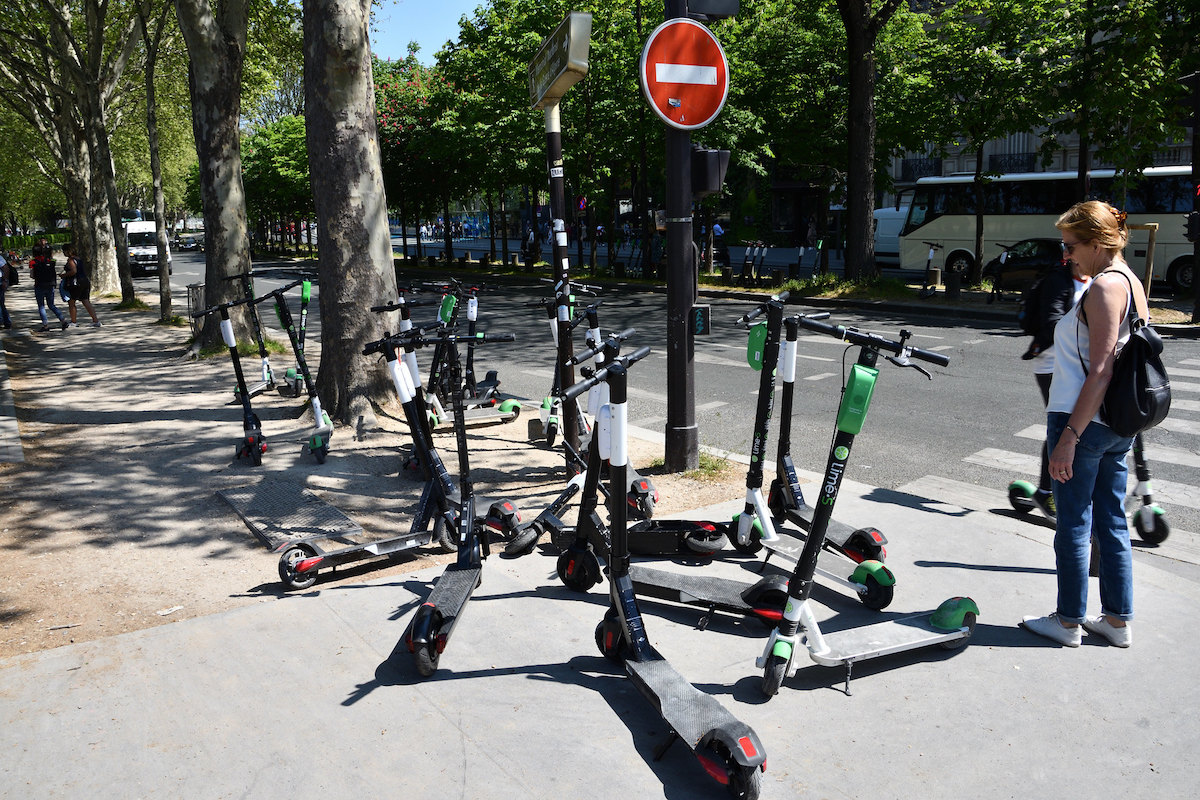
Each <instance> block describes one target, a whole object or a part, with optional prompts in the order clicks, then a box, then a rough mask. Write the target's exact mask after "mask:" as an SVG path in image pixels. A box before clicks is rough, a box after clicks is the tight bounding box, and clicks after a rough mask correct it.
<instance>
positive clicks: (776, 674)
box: [762, 653, 787, 697]
mask: <svg viewBox="0 0 1200 800" xmlns="http://www.w3.org/2000/svg"><path fill="white" fill-rule="evenodd" d="M786 675H787V659H786V658H784V657H783V656H780V655H775V654H774V653H772V654H771V656H770V657H769V658H768V659H767V666H766V667H764V668H763V678H762V691H763V694H765V695H766V696H767V697H774V696H775V695H777V694H779V687H781V686H783V679H784V677H785V676H786Z"/></svg>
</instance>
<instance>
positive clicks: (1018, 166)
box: [988, 153, 1037, 173]
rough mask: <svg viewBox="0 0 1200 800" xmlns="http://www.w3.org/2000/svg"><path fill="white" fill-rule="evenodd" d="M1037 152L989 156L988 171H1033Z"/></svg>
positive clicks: (1035, 165) (1035, 166)
mask: <svg viewBox="0 0 1200 800" xmlns="http://www.w3.org/2000/svg"><path fill="white" fill-rule="evenodd" d="M1036 169H1037V153H1001V154H998V155H990V156H988V172H1001V173H1004V172H1033V171H1034V170H1036Z"/></svg>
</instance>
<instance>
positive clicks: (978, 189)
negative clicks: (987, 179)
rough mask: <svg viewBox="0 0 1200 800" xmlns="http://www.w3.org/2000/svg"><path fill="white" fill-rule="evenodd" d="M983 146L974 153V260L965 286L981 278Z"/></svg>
mask: <svg viewBox="0 0 1200 800" xmlns="http://www.w3.org/2000/svg"><path fill="white" fill-rule="evenodd" d="M983 212H984V208H983V145H982V144H981V145H979V148H978V149H977V150H976V151H975V260H974V261H972V262H971V269H970V270H969V271H968V272H967V275H966V278H967V280H966V285H967V286H978V285H979V281H980V280H981V279H982V277H983Z"/></svg>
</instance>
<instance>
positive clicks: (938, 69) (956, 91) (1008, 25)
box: [927, 0, 1053, 285]
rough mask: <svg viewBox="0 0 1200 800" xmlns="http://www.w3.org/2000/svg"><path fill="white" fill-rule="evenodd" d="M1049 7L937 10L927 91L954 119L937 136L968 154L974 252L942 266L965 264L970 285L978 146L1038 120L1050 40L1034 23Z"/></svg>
mask: <svg viewBox="0 0 1200 800" xmlns="http://www.w3.org/2000/svg"><path fill="white" fill-rule="evenodd" d="M1052 12H1053V7H1052V6H1051V4H1050V2H1045V3H1043V2H1041V0H1023V2H1021V3H1019V4H1018V3H1013V2H1011V0H963V1H962V2H959V3H956V4H955V5H953V6H951V7H949V8H948V9H947V10H946V11H945V12H944V13H942V14H941V15H939V16H938V22H937V27H936V38H935V39H934V41H933V43H931V46H930V49H932V50H935V51H936V55H935V56H934V57H933V58H931V59H930V60H929V61H928V62H927V63H928V65H929V67H930V69H929V70H928V74H929V75H930V76H931V77H932V78H933V80H932V88H933V94H935V95H936V96H937V97H939V98H942V100H943V102H944V108H943V110H942V112H941V113H940V114H939V117H942V118H947V119H953V120H956V125H955V129H954V130H945V131H943V133H942V134H941V136H940V137H939V138H940V139H941V140H942V141H945V139H946V135H947V134H949V135H950V136H952V137H954V138H955V139H957V140H961V141H962V142H963V143H964V144H965V146H966V148H967V149H968V150H969V151H971V152H974V154H975V204H974V207H975V253H976V258H975V259H974V260H973V261H972V262H971V263H969V264H952V263H948V264H947V265H946V267H947V269H960V270H961V269H963V268H964V267H965V268H966V269H965V271H966V273H967V274H966V279H967V283H968V284H970V285H975V284H978V283H979V281H980V278H981V273H982V270H983V262H984V258H983V253H984V233H985V231H984V229H983V217H984V214H985V213H986V212H987V209H986V208H985V205H984V185H985V183H986V177H987V174H988V171H987V170H985V169H984V161H983V154H984V146H985V145H986V144H987V143H988V142H990V141H993V140H996V139H1003V138H1005V137H1007V136H1009V135H1010V134H1014V133H1020V132H1022V131H1027V130H1031V129H1034V128H1036V127H1038V125H1039V124H1041V123H1042V121H1043V120H1044V119H1045V114H1046V111H1047V106H1048V99H1049V98H1050V97H1051V94H1052V89H1053V87H1052V86H1051V85H1048V84H1047V82H1046V76H1047V75H1048V74H1050V73H1051V70H1050V64H1049V63H1048V58H1047V54H1048V53H1049V48H1050V47H1051V44H1052V42H1051V40H1050V38H1049V33H1048V31H1047V29H1046V27H1045V26H1044V25H1042V24H1041V23H1040V22H1039V21H1040V20H1044V19H1046V18H1047V17H1048V16H1049V15H1051V14H1052Z"/></svg>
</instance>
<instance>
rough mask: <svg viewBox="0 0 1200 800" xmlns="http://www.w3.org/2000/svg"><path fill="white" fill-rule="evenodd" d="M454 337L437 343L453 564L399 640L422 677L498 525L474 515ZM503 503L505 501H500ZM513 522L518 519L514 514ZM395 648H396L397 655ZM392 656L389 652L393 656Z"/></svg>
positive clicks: (474, 584)
mask: <svg viewBox="0 0 1200 800" xmlns="http://www.w3.org/2000/svg"><path fill="white" fill-rule="evenodd" d="M513 338H514V337H513V336H512V334H499V335H497V334H492V335H491V336H489V337H485V336H483V335H482V334H480V335H478V337H477V341H478V343H480V344H483V343H485V342H488V341H493V342H502V341H513ZM456 340H457V337H453V336H450V337H446V338H445V339H444V340H443V344H445V345H447V347H448V349H449V353H448V355H449V358H450V365H449V366H450V377H451V381H452V382H453V384H455V385H454V386H453V387H452V388H453V391H452V392H451V402H452V403H453V409H454V416H455V423H456V424H455V426H454V427H455V437H456V439H457V442H458V469H459V485H460V487H461V497H460V499H459V503H458V513H457V515H454V514H451V515H449V516H447V517H446V522H447V525H448V527H450V528H452V529H454V530H456V532H457V545H458V548H457V549H458V555H457V558H456V559H455V562H454V563H453V564H451V565H449V566H448V567H447V568H446V571H445V572H443V573H442V575H441V577H439V578H438V579H437V580H436V581H435V582H434V585H433V590H432V591H431V592H430V593H429V596H428V597H427V598H426V599H425V602H424V603H422V604H421V606H420V607H419V608H418V609H417V611H416V613H415V614H414V615H413V618H412V621H411V622H409V624H408V628H407V629H406V630H405V632H404V636H403V637H402V639H401V641H402V642H403V644H404V646H405V648H406V649H407V650H408V652H409V653H412V655H413V658H414V660H415V662H416V667H417V672H419V673H420V674H421V675H422V676H425V677H428V676H430V675H432V674H433V673H434V671H436V670H437V667H438V662H439V660H440V659H441V655H442V653H443V652H444V651H445V649H446V645H447V644H449V642H450V637H451V635H452V634H453V633H454V628H455V626H456V625H457V624H458V621H459V620H460V619H461V618H462V613H463V610H464V608H465V607H466V604H467V601H469V600H470V599H471V595H472V594H474V592H475V589H477V588H478V587H479V585H480V582H481V580H482V573H483V561H484V559H486V558H487V557H488V555H489V553H490V549H491V548H490V544H489V536H488V533H487V531H486V530H485V526H486V527H494V528H500V527H501V523H500V520H498V519H494V518H493V515H492V513H489V515H488V519H487V520H481V519H479V517H478V516H477V514H476V510H475V504H476V498H475V491H474V487H473V484H472V483H471V465H470V456H469V454H468V452H467V430H466V425H465V424H464V419H463V414H464V411H465V408H464V402H463V393H462V390H461V387H460V386H458V385H457V384H458V383H459V382H460V381H461V364H460V362H459V360H458V353H457V346H456ZM504 502H505V503H507V501H504ZM511 506H512V504H511V503H507V507H502V508H503V510H504V511H507V512H510V513H515V509H512V508H511ZM518 518H519V515H518ZM398 649H399V647H397V648H396V650H398ZM393 652H395V651H393Z"/></svg>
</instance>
